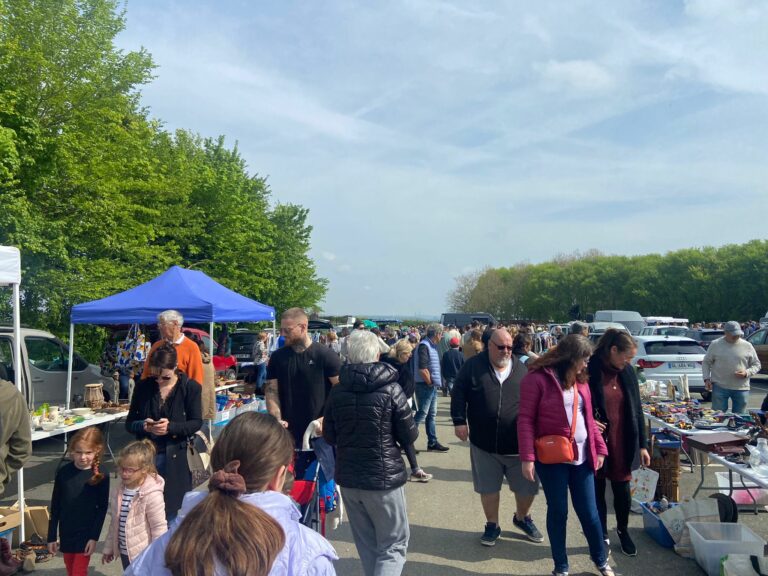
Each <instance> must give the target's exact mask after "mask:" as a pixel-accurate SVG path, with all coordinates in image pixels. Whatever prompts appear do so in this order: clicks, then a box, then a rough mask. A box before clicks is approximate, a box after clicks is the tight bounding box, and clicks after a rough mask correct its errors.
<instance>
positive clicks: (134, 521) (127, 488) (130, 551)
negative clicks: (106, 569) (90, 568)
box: [102, 439, 168, 570]
mask: <svg viewBox="0 0 768 576" xmlns="http://www.w3.org/2000/svg"><path fill="white" fill-rule="evenodd" d="M117 466H118V470H119V473H120V480H121V482H120V484H119V486H118V487H117V490H116V491H115V493H114V495H113V497H112V501H111V503H110V509H109V513H110V515H111V516H112V520H111V522H110V523H109V532H108V533H107V540H106V542H105V543H104V552H103V555H102V563H106V562H112V560H113V559H114V558H115V557H116V556H117V555H118V554H119V555H120V560H121V562H122V564H123V570H125V569H126V568H127V567H128V565H129V564H130V563H131V562H133V561H134V560H135V559H136V558H137V557H138V556H139V554H141V553H142V552H143V551H144V549H145V548H147V546H149V545H150V544H152V542H154V541H155V540H157V539H158V538H160V536H162V535H163V534H165V533H166V532H167V531H168V524H167V523H166V521H165V501H164V499H163V487H164V486H165V480H163V477H162V476H160V475H159V474H158V473H157V470H156V469H155V445H154V444H152V442H150V441H149V440H146V439H145V440H137V441H135V442H131V443H130V444H128V445H127V446H126V447H125V448H123V449H122V450H121V451H120V454H119V455H118V457H117Z"/></svg>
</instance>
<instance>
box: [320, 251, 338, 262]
mask: <svg viewBox="0 0 768 576" xmlns="http://www.w3.org/2000/svg"><path fill="white" fill-rule="evenodd" d="M320 255H321V256H322V257H323V258H325V259H326V260H328V261H329V262H333V261H334V260H336V254H334V253H333V252H325V251H323V252H321V253H320Z"/></svg>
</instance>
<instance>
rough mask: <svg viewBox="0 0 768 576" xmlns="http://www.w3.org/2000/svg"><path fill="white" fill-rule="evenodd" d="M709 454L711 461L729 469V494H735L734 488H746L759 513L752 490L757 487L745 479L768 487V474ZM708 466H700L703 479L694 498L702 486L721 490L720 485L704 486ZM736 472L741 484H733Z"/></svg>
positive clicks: (704, 464) (703, 464) (762, 486)
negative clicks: (748, 484)
mask: <svg viewBox="0 0 768 576" xmlns="http://www.w3.org/2000/svg"><path fill="white" fill-rule="evenodd" d="M708 456H709V460H710V461H711V462H717V463H718V464H722V465H723V466H725V467H726V468H727V469H728V496H730V495H731V494H733V491H734V490H746V492H747V494H749V497H750V498H751V499H752V503H753V504H754V508H755V514H757V501H756V500H755V496H754V494H752V492H751V490H756V488H754V487H752V488H750V487H747V485H746V483H745V482H744V479H745V478H746V479H747V480H749V481H751V482H754V483H755V484H756V485H757V486H759V487H760V488H768V476H760V475H759V474H755V473H754V471H753V470H752V468H750V467H749V466H747V465H746V464H737V463H736V462H731V461H730V460H727V459H726V458H724V457H723V456H720V455H719V454H712V453H708ZM706 467H707V464H706V463H702V464H701V466H700V469H701V480H700V481H699V485H698V486H697V487H696V491H695V492H694V493H693V498H696V494H698V493H699V490H701V489H702V488H703V489H704V490H720V488H721V487H720V486H704V472H705V468H706ZM734 473H736V474H738V475H739V480H740V481H741V486H734V485H733V474H734Z"/></svg>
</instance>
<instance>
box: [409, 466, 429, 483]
mask: <svg viewBox="0 0 768 576" xmlns="http://www.w3.org/2000/svg"><path fill="white" fill-rule="evenodd" d="M408 479H409V480H411V481H413V482H429V481H430V480H432V474H427V473H426V472H424V470H422V469H421V468H419V469H418V470H416V471H415V472H411V476H410V478H408Z"/></svg>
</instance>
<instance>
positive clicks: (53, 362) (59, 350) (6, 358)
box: [0, 326, 115, 408]
mask: <svg viewBox="0 0 768 576" xmlns="http://www.w3.org/2000/svg"><path fill="white" fill-rule="evenodd" d="M21 336H22V341H21V358H22V371H23V372H24V373H23V374H22V388H23V391H24V396H25V397H26V399H27V404H28V405H29V407H30V408H36V407H39V406H40V405H41V404H43V403H48V404H52V405H64V404H65V403H66V401H67V365H68V363H69V347H68V346H67V345H66V344H64V343H63V342H62V341H61V340H59V339H58V338H56V336H54V335H53V334H51V333H50V332H45V331H44V330H34V329H31V328H22V329H21ZM3 373H4V374H3ZM0 376H7V377H8V379H9V380H11V381H12V382H15V377H16V375H15V374H14V373H13V329H12V328H10V327H7V326H0ZM96 382H101V383H102V384H103V386H104V397H105V399H109V397H111V396H112V394H113V391H114V387H115V381H114V380H113V379H112V378H111V377H110V376H103V375H102V374H101V370H100V368H99V367H98V366H96V365H94V364H89V363H88V362H87V361H86V360H85V359H84V358H83V357H82V356H80V355H79V354H77V353H75V355H74V358H73V362H72V395H73V396H74V395H76V394H80V395H84V394H85V385H86V384H92V383H96Z"/></svg>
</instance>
